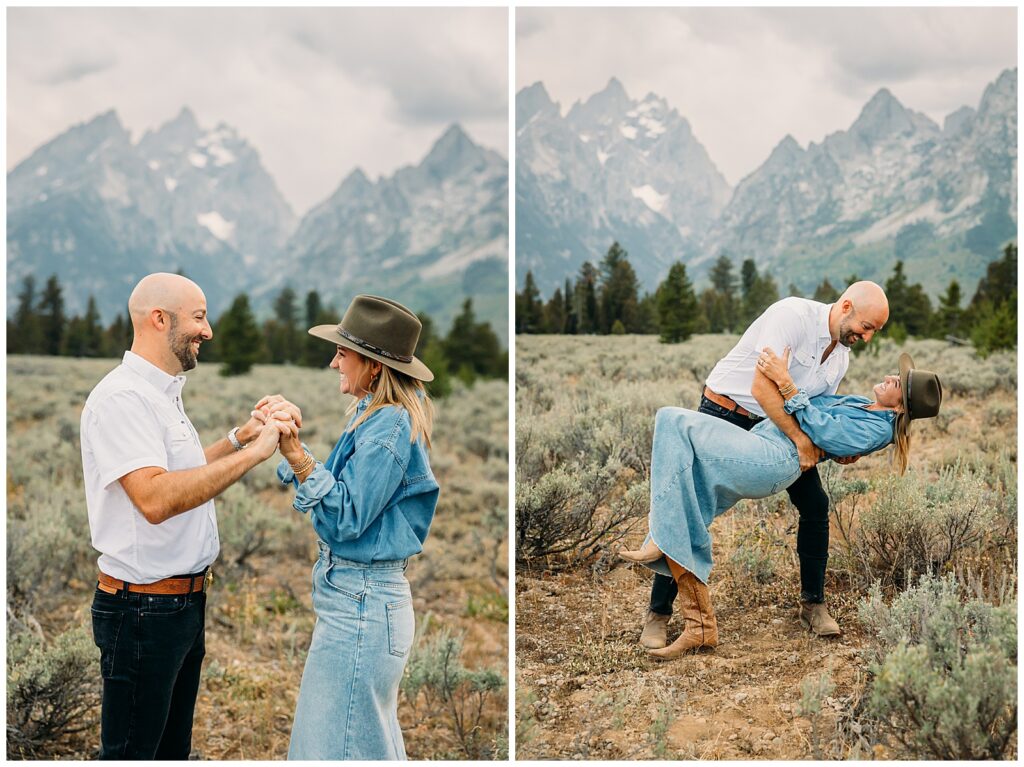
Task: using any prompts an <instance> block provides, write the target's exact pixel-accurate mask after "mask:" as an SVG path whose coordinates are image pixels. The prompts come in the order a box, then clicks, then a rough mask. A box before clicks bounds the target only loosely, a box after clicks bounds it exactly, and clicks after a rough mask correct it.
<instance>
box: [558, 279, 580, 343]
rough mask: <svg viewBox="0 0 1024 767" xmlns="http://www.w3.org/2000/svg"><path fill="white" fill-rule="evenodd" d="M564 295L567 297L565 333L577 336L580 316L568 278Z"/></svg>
mask: <svg viewBox="0 0 1024 767" xmlns="http://www.w3.org/2000/svg"><path fill="white" fill-rule="evenodd" d="M562 295H563V296H565V330H564V331H563V332H565V333H569V334H570V335H576V332H577V328H578V326H579V315H578V314H577V312H576V300H575V296H574V295H573V291H572V284H571V283H570V282H569V278H568V277H566V278H565V290H564V291H563V293H562Z"/></svg>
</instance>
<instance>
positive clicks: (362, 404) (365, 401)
mask: <svg viewBox="0 0 1024 767" xmlns="http://www.w3.org/2000/svg"><path fill="white" fill-rule="evenodd" d="M372 399H373V392H370V393H369V394H367V395H365V396H364V397H363V398H362V399H361V400H359V402H358V403H357V404H356V412H357V413H361V412H362V411H364V410H366V408H367V407H369V405H370V400H372Z"/></svg>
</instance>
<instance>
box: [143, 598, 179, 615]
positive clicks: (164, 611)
mask: <svg viewBox="0 0 1024 767" xmlns="http://www.w3.org/2000/svg"><path fill="white" fill-rule="evenodd" d="M141 596H142V599H140V600H139V612H141V613H142V617H143V618H148V617H150V616H170V615H178V614H180V613H181V612H182V611H183V610H184V609H185V606H186V605H187V604H188V594H142V595H141Z"/></svg>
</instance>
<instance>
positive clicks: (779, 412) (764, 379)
mask: <svg viewBox="0 0 1024 767" xmlns="http://www.w3.org/2000/svg"><path fill="white" fill-rule="evenodd" d="M750 393H751V394H752V395H753V397H754V399H756V400H757V403H758V404H759V405H760V406H761V408H762V409H763V410H764V413H765V415H766V416H768V417H769V418H771V419H772V423H774V424H775V425H776V426H778V427H779V429H780V431H782V433H783V434H785V435H786V436H787V437H789V438H790V439H791V440H792V441H793V444H794V445H796V450H797V453H798V454H799V456H800V471H807V470H808V469H811V468H814V467H815V466H816V465H817V464H818V461H820V460H821V459H822V457H824V455H825V453H824V451H823V450H822V449H821V448H819V447H818V446H817V445H815V444H814V443H813V442H811V439H810V437H808V436H807V435H806V434H804V433H803V431H802V430H801V429H800V424H798V423H797V420H796V418H794V417H793V416H791V415H790V414H789V413H787V412H786V410H785V408H784V407H783V402H784V400H783V398H782V395H781V394H779V388H778V386H776V385H775V382H774V381H772V380H771V379H770V378H768V376H766V375H765V374H764V373H762V372H761V370H760V369H755V370H754V383H753V384H752V385H751V387H750Z"/></svg>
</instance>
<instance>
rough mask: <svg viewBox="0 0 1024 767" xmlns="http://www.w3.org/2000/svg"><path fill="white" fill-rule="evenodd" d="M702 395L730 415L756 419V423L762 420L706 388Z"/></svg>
mask: <svg viewBox="0 0 1024 767" xmlns="http://www.w3.org/2000/svg"><path fill="white" fill-rule="evenodd" d="M703 394H704V396H705V397H707V398H708V399H709V400H711V401H712V402H714V403H715V404H716V405H718V406H719V407H724V408H725V409H726V410H728V411H729V412H730V413H732V412H736V413H739V414H740V415H743V416H746V417H747V418H750V419H757V420H758V421H760V420H762V419H761V416H759V415H756V414H755V413H751V412H750V411H749V410H747V409H746V408H745V407H741V406H740V405H737V404H736V403H735V402H733V401H732V400H731V399H729V398H728V397H726V396H725V395H722V394H718V393H717V392H713V391H711V389H709V388H708V387H707V386H705V387H704V391H703Z"/></svg>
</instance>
